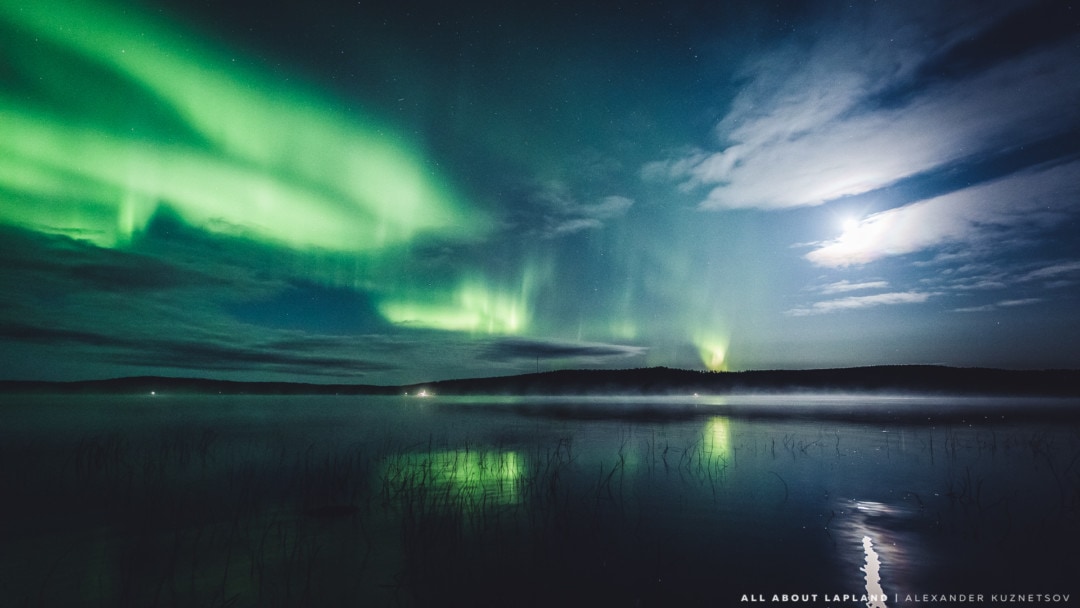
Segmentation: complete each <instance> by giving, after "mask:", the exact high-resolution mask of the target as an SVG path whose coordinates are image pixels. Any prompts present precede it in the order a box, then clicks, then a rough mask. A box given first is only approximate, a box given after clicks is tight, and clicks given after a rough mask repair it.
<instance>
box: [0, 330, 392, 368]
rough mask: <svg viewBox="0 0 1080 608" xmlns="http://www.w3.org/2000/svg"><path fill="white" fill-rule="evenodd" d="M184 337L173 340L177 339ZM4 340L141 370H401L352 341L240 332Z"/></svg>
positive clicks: (9, 333)
mask: <svg viewBox="0 0 1080 608" xmlns="http://www.w3.org/2000/svg"><path fill="white" fill-rule="evenodd" d="M178 335H181V334H174V336H178ZM0 340H5V341H8V340H13V341H17V342H31V343H35V344H39V345H46V346H54V347H64V348H71V347H79V348H91V349H93V352H94V353H95V355H94V356H95V357H97V358H99V359H103V360H107V361H111V362H115V363H121V364H125V365H132V366H137V367H150V368H167V369H187V370H200V371H203V372H211V373H220V372H231V371H248V372H274V373H296V374H304V375H313V376H338V377H341V376H356V377H359V376H362V375H363V374H364V372H370V371H386V370H392V369H397V367H396V366H393V365H388V364H386V363H383V362H375V361H366V360H364V359H362V358H360V357H356V356H350V355H347V354H343V351H351V350H353V344H352V339H348V338H338V339H337V340H336V341H335V343H332V344H327V343H326V342H325V340H323V341H322V342H321V343H320V342H313V343H312V344H315V345H317V346H318V348H316V349H313V348H310V346H312V344H305V343H304V341H303V340H297V339H292V340H283V341H280V342H275V341H273V340H271V341H265V340H251V339H245V337H244V336H242V335H241V332H233V333H231V334H229V335H227V336H217V337H212V336H209V335H202V336H200V337H198V338H196V337H194V336H190V335H188V336H186V337H170V336H161V337H156V338H147V337H141V336H131V335H127V336H125V335H117V334H112V333H103V332H95V331H90V330H83V329H68V328H61V327H43V326H40V325H34V324H29V323H17V322H3V323H0Z"/></svg>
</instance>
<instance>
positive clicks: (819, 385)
mask: <svg viewBox="0 0 1080 608" xmlns="http://www.w3.org/2000/svg"><path fill="white" fill-rule="evenodd" d="M420 390H426V391H428V392H432V393H436V394H442V395H596V394H621V395H629V394H643V395H663V394H688V393H701V394H730V393H750V392H767V393H786V392H807V391H809V392H827V391H843V392H874V393H880V392H889V393H932V394H949V395H1024V396H1061V397H1065V396H1069V397H1077V396H1080V370H1037V371H1027V370H1025V371H1020V370H1002V369H990V368H958V367H945V366H932V365H889V366H872V367H854V368H837V369H812V370H759V371H745V372H703V371H693V370H684V369H671V368H666V367H652V368H642V369H625V370H560V371H553V372H545V373H536V374H523V375H517V376H500V377H493V378H471V379H461V380H442V381H437V382H427V383H422V384H411V385H407V386H377V385H369V384H308V383H293V382H232V381H227V380H206V379H199V378H167V377H158V376H140V377H132V378H117V379H112V380H89V381H81V382H32V381H6V382H0V392H5V393H61V394H73V393H90V394H94V393H96V394H140V393H150V392H157V393H185V394H223V395H241V394H248V395H392V394H402V393H404V392H411V393H415V392H418V391H420Z"/></svg>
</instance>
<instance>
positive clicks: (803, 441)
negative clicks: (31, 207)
mask: <svg viewBox="0 0 1080 608" xmlns="http://www.w3.org/2000/svg"><path fill="white" fill-rule="evenodd" d="M4 399H5V402H4V403H3V405H2V409H0V412H2V415H3V420H4V424H3V428H2V429H0V440H2V443H0V446H2V451H0V480H2V483H3V487H4V488H5V496H7V497H9V498H8V499H7V500H5V501H3V502H2V507H0V527H2V528H3V537H4V538H5V539H7V540H6V541H5V551H4V553H3V554H2V555H0V596H2V597H5V598H8V599H10V600H11V601H10V602H5V604H7V603H10V605H14V606H23V605H25V606H39V605H44V606H68V605H72V606H79V605H83V606H100V605H109V606H120V605H131V606H152V605H163V606H211V605H229V606H294V605H295V606H307V605H319V606H338V605H341V606H358V605H363V606H370V605H507V604H510V605H545V606H546V605H552V604H554V605H708V606H728V605H739V604H742V603H750V602H751V601H760V602H764V603H772V600H773V598H774V596H777V598H776V599H777V600H778V601H777V602H776V603H777V604H779V603H784V602H782V601H780V600H783V599H784V598H783V596H785V595H786V596H787V599H788V602H787V603H790V602H791V601H792V600H797V601H798V602H799V603H801V604H803V605H820V606H826V605H829V606H834V605H835V606H840V605H844V606H900V605H905V604H914V602H915V601H916V600H920V601H921V602H922V603H921V604H920V605H922V606H927V605H946V604H948V603H949V602H947V601H946V602H938V603H937V604H935V603H934V600H935V599H937V598H936V597H935V596H942V597H945V598H948V596H949V595H952V596H953V597H952V599H953V600H956V599H957V597H958V596H959V595H960V594H968V595H982V596H984V598H983V601H982V602H980V603H984V604H991V603H993V601H991V595H999V596H1000V595H1005V594H1024V595H1025V596H1032V595H1038V596H1039V597H1038V598H1037V600H1036V601H1034V602H1031V601H1029V602H1027V603H1026V604H1025V605H1029V606H1030V605H1069V604H1070V603H1072V604H1075V603H1077V602H1078V600H1077V599H1076V598H1077V595H1076V593H1075V592H1076V591H1077V589H1076V588H1075V584H1074V583H1073V580H1074V579H1075V576H1074V575H1075V572H1078V571H1080V568H1078V566H1080V558H1078V552H1077V551H1076V550H1075V547H1076V545H1077V541H1078V540H1080V425H1078V423H1077V418H1076V416H1074V415H1073V414H1072V412H1074V411H1076V410H1075V409H1074V408H1076V407H1077V404H1076V403H1075V402H1071V401H1061V400H1034V401H1031V400H1027V401H1020V400H1013V399H973V398H972V399H956V398H940V397H915V396H900V397H884V396H874V397H865V396H864V397H851V396H820V395H818V396H761V395H757V396H744V397H724V398H719V397H695V396H686V397H678V398H662V399H659V398H645V397H637V398H616V397H609V398H584V399H583V398H569V397H560V398H529V399H524V398H484V399H477V398H448V397H440V396H434V397H430V398H416V397H408V398H407V397H403V396H402V397H344V396H341V397H334V396H318V397H303V396H290V397H263V396H259V397H254V396H251V397H245V396H213V397H207V396H200V397H195V396H170V395H154V396H150V395H145V396H122V397H104V396H92V397H81V398H73V397H70V396H65V397H11V396H6V397H4ZM1043 596H1045V598H1044V597H1043ZM1066 600H1067V601H1066Z"/></svg>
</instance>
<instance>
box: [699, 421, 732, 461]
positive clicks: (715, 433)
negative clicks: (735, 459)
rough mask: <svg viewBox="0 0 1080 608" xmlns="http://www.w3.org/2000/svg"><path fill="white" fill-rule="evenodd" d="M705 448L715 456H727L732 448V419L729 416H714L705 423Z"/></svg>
mask: <svg viewBox="0 0 1080 608" xmlns="http://www.w3.org/2000/svg"><path fill="white" fill-rule="evenodd" d="M703 436H704V438H705V450H706V451H707V452H709V453H711V454H712V455H713V456H719V457H721V458H727V457H728V454H729V451H730V450H731V421H730V420H728V418H727V416H713V417H711V418H709V421H708V422H707V423H705V432H704V435H703Z"/></svg>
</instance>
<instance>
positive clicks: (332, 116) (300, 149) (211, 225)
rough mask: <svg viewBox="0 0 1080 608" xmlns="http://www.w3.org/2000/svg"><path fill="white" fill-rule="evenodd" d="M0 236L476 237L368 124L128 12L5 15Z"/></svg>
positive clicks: (41, 5)
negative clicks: (159, 232)
mask: <svg viewBox="0 0 1080 608" xmlns="http://www.w3.org/2000/svg"><path fill="white" fill-rule="evenodd" d="M0 39H3V40H5V42H3V43H0V45H2V47H0V50H3V57H5V58H6V60H7V62H8V65H6V66H4V65H0V67H2V68H4V71H5V72H6V74H5V76H6V78H5V80H8V81H11V82H13V83H15V84H16V86H15V87H12V86H11V82H9V85H8V86H6V87H5V89H6V91H5V92H4V93H0V124H3V125H4V129H3V130H4V136H3V137H2V138H0V188H2V193H3V199H2V204H0V221H3V222H6V223H10V224H14V225H17V226H21V227H26V228H30V229H33V230H38V231H42V232H49V233H57V234H65V235H69V236H73V237H76V238H80V239H84V240H88V241H91V242H93V243H95V244H97V245H99V246H104V247H115V246H119V245H122V244H123V243H125V242H128V241H129V240H130V239H131V237H132V236H133V235H134V234H135V233H137V232H139V231H140V230H142V229H144V228H145V227H146V225H147V222H148V221H149V220H150V218H151V217H152V216H153V214H154V213H155V211H156V210H157V208H158V207H159V206H161V205H167V206H168V207H170V208H171V209H172V210H173V211H174V212H175V213H176V214H177V215H178V216H179V217H180V218H182V219H183V220H184V221H185V222H187V223H189V224H190V225H192V226H195V227H198V228H200V229H204V230H208V231H212V232H216V233H225V234H232V235H239V236H244V237H247V238H253V239H258V240H264V241H267V242H270V243H274V244H279V245H284V246H287V247H289V248H292V249H296V250H305V249H310V248H317V249H323V250H330V251H342V252H359V251H372V250H378V249H380V248H383V247H386V246H389V245H394V244H399V243H403V242H407V241H408V240H409V239H411V238H413V237H414V236H415V235H418V234H420V233H432V234H438V235H440V236H448V237H455V238H461V237H467V236H470V235H474V234H477V233H479V232H481V231H483V230H484V229H485V221H484V218H482V217H477V215H476V214H470V217H469V218H468V221H467V222H466V221H464V219H463V217H464V214H463V212H462V206H461V204H460V202H458V201H457V200H456V197H455V196H454V195H453V194H452V193H451V192H450V190H449V188H448V187H446V186H445V185H444V184H443V183H441V181H440V180H439V179H437V178H435V177H433V176H432V175H431V173H430V168H429V167H427V166H426V165H425V162H424V160H423V159H422V158H420V157H419V155H417V154H416V153H413V152H410V150H409V148H408V146H407V145H406V143H405V142H404V141H402V140H399V139H395V138H394V137H392V136H389V135H387V134H386V130H384V129H383V128H381V126H380V125H378V124H376V123H375V122H374V121H367V122H364V121H363V120H361V119H359V118H358V117H356V116H354V115H351V114H345V113H343V112H341V111H338V110H337V109H336V108H335V107H334V104H333V103H332V102H331V101H330V100H327V99H324V98H323V97H321V96H319V95H317V94H315V93H313V92H312V91H310V90H307V89H305V88H303V87H302V86H300V85H296V84H291V83H290V82H289V81H288V79H286V78H274V77H272V76H270V75H269V74H266V73H259V72H258V71H256V70H253V69H243V68H238V67H236V64H235V63H233V62H232V61H229V60H228V59H227V57H228V54H227V53H225V52H224V51H217V50H215V49H212V48H210V47H209V46H208V45H206V44H203V43H200V42H197V41H195V40H193V39H191V38H189V37H185V36H183V35H182V34H181V33H179V32H178V31H176V29H175V28H172V27H169V26H168V25H167V24H165V23H161V22H155V21H153V20H150V19H145V18H140V17H138V16H134V15H133V13H132V12H131V11H129V10H121V9H120V8H118V7H113V6H108V5H103V4H100V3H90V2H85V1H80V0H43V1H40V2H31V3H23V2H13V1H9V0H3V2H2V3H0Z"/></svg>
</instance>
